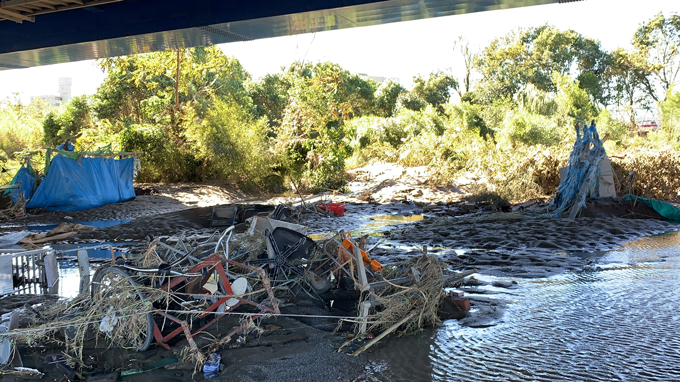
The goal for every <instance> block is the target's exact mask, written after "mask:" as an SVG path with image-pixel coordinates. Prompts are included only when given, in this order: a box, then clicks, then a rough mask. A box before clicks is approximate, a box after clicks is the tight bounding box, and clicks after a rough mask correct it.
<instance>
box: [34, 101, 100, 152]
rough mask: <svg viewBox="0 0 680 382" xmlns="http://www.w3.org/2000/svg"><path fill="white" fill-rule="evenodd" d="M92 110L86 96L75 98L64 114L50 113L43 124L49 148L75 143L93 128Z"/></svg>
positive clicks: (44, 138) (44, 136)
mask: <svg viewBox="0 0 680 382" xmlns="http://www.w3.org/2000/svg"><path fill="white" fill-rule="evenodd" d="M93 126H94V121H93V119H92V109H91V107H90V102H89V100H88V98H87V97H86V96H82V97H73V99H71V100H70V102H69V103H68V104H67V105H66V107H65V108H64V109H63V111H62V112H59V111H54V110H53V111H50V113H49V114H48V115H47V117H46V118H45V121H44V123H43V134H44V135H43V140H44V141H45V143H46V144H47V145H48V146H52V147H54V146H56V145H58V144H61V143H64V142H66V141H74V142H75V140H76V138H77V137H78V136H80V134H81V132H82V131H83V130H85V129H88V128H92V127H93Z"/></svg>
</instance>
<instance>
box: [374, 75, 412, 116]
mask: <svg viewBox="0 0 680 382" xmlns="http://www.w3.org/2000/svg"><path fill="white" fill-rule="evenodd" d="M405 92H406V89H404V87H403V86H401V85H400V84H399V83H398V82H394V81H392V80H388V81H385V82H383V83H382V84H380V86H379V87H378V90H376V92H375V111H374V114H375V115H377V116H380V117H392V116H393V115H394V113H395V112H396V111H397V101H398V100H399V96H400V95H401V94H403V93H405Z"/></svg>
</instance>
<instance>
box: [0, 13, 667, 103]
mask: <svg viewBox="0 0 680 382" xmlns="http://www.w3.org/2000/svg"><path fill="white" fill-rule="evenodd" d="M659 12H663V13H664V14H665V15H666V16H668V15H669V14H670V13H672V12H675V13H680V0H644V1H640V0H586V1H581V2H575V3H567V4H550V5H540V6H533V7H524V8H515V9H508V10H499V11H487V12H478V13H471V14H465V15H456V16H447V17H438V18H431V19H424V20H417V21H407V22H398V23H392V24H383V25H377V26H370V27H362V28H351V29H343V30H335V31H327V32H318V33H310V34H303V35H295V36H284V37H276V38H269V39H261V40H255V41H248V42H237V43H230V44H222V45H220V47H221V48H222V50H223V51H224V52H225V53H226V54H227V55H230V56H234V57H236V58H237V59H239V61H240V62H241V64H242V65H243V67H244V68H245V69H246V70H247V71H248V72H249V73H250V74H251V75H253V77H254V78H260V77H262V76H264V75H266V74H267V73H276V72H279V71H280V70H281V67H285V66H288V65H290V64H291V63H292V62H294V61H296V60H304V61H306V62H319V61H331V62H335V63H337V64H339V65H340V66H341V67H343V68H345V69H347V70H349V71H350V72H352V73H364V74H367V75H369V76H379V77H392V78H398V79H399V81H400V82H401V84H402V85H404V86H405V87H407V88H408V87H410V86H411V85H412V81H413V77H414V76H417V75H423V76H427V75H428V74H429V73H432V72H436V71H440V70H441V71H445V72H450V73H452V74H454V75H457V74H459V73H461V70H462V68H463V62H462V58H461V57H460V54H457V51H455V50H454V45H455V43H456V41H457V40H458V37H459V36H463V38H464V39H465V40H466V41H467V42H468V43H469V44H470V47H471V49H472V51H473V52H476V51H479V50H481V49H482V48H484V47H485V46H486V45H487V44H488V43H489V42H490V41H492V40H493V39H494V38H496V37H500V36H503V35H505V34H507V33H508V32H510V31H512V30H514V29H517V28H519V27H525V28H526V27H533V26H540V25H544V24H549V25H552V26H555V27H557V28H559V29H561V30H567V29H573V30H575V31H577V32H579V33H581V34H582V35H584V36H586V37H590V38H594V39H597V40H599V41H600V42H601V44H602V46H603V48H605V49H607V50H613V49H616V48H626V49H629V48H631V44H630V41H631V38H632V36H633V33H634V32H635V30H636V29H637V28H638V26H639V25H640V24H641V23H643V22H645V21H647V20H649V19H651V18H652V17H653V16H655V15H656V14H658V13H659ZM59 77H71V78H72V80H73V86H72V95H73V96H79V95H83V94H88V95H91V94H94V93H95V92H96V90H97V87H98V86H99V85H100V84H101V82H102V81H103V80H104V74H103V73H102V72H101V70H100V69H99V68H97V66H96V64H95V62H94V61H80V62H71V63H65V64H57V65H49V66H41V67H35V68H27V69H15V70H4V71H0V99H4V98H5V97H8V96H11V95H12V94H14V93H19V94H20V97H21V99H22V101H24V102H28V101H29V99H30V96H35V95H53V94H54V95H56V94H57V88H58V78H59Z"/></svg>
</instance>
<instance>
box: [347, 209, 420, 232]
mask: <svg viewBox="0 0 680 382" xmlns="http://www.w3.org/2000/svg"><path fill="white" fill-rule="evenodd" d="M423 218H424V217H423V215H419V214H416V215H409V214H407V215H403V214H391V215H374V216H369V217H367V218H364V220H365V221H366V223H364V224H363V225H362V226H361V227H359V228H357V229H355V230H353V231H352V236H353V237H358V236H362V235H378V234H380V233H381V232H383V231H385V230H388V229H393V228H394V226H395V225H400V224H409V223H415V222H419V221H421V220H423Z"/></svg>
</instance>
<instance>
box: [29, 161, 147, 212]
mask: <svg viewBox="0 0 680 382" xmlns="http://www.w3.org/2000/svg"><path fill="white" fill-rule="evenodd" d="M134 173H135V159H134V158H125V159H113V158H106V157H95V158H89V157H80V156H78V157H77V158H75V159H72V158H69V157H66V156H64V155H59V154H57V155H56V156H54V158H52V160H51V162H50V163H49V171H48V173H47V175H46V176H45V178H44V179H43V181H42V183H40V186H38V188H37V189H36V190H35V193H34V194H33V197H32V198H31V199H30V200H29V202H28V204H27V205H26V208H45V209H47V210H48V211H56V210H58V211H79V210H85V209H89V208H95V207H99V206H103V205H105V204H109V203H119V202H125V201H128V200H130V199H132V198H134V197H135V190H134V188H133V185H132V180H133V177H134Z"/></svg>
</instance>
